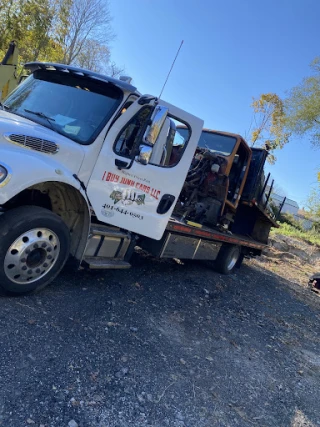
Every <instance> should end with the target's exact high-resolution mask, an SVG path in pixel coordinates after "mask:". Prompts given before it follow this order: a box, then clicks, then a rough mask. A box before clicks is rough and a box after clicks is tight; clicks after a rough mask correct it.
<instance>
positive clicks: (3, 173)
mask: <svg viewBox="0 0 320 427" xmlns="http://www.w3.org/2000/svg"><path fill="white" fill-rule="evenodd" d="M7 176H8V171H7V169H6V168H5V167H4V166H1V165H0V184H1V183H2V182H3V181H4V180H5V179H6V178H7Z"/></svg>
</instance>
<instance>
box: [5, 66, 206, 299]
mask: <svg viewBox="0 0 320 427" xmlns="http://www.w3.org/2000/svg"><path fill="white" fill-rule="evenodd" d="M26 68H27V69H28V70H29V71H30V72H31V75H30V76H29V77H28V78H27V79H25V80H24V81H23V82H22V83H21V84H20V85H19V86H18V87H17V88H16V89H15V90H14V91H13V92H12V93H11V94H10V95H9V96H8V97H7V98H6V99H5V100H4V101H3V106H2V110H0V144H1V161H0V210H1V216H0V229H1V230H2V231H3V230H5V231H3V233H2V238H1V251H0V282H1V283H2V286H3V287H4V288H5V289H7V290H8V291H11V292H21V290H23V291H24V292H27V291H30V290H34V289H37V288H39V287H43V286H45V285H46V284H48V283H49V282H51V281H52V280H53V278H54V277H55V276H56V275H57V274H58V273H59V271H60V270H61V268H62V267H63V265H64V263H65V262H66V259H67V258H68V257H69V255H71V257H72V258H73V259H74V260H76V261H77V263H78V264H80V263H83V262H84V261H85V260H87V263H89V264H90V262H94V261H95V260H96V258H100V261H101V258H103V259H105V258H106V257H107V258H110V259H111V258H113V259H115V260H116V262H117V260H119V262H120V261H123V257H122V256H121V257H120V258H119V256H118V255H119V254H122V253H125V252H126V251H125V250H124V248H126V249H127V248H128V247H129V245H130V243H131V242H133V241H134V239H135V238H136V236H144V237H148V238H151V239H155V240H159V239H161V237H162V235H163V233H164V231H165V229H166V226H167V224H168V221H169V219H170V216H171V214H172V211H173V207H174V204H175V202H176V200H177V198H178V197H179V194H180V192H181V189H182V186H183V183H184V180H185V177H186V174H187V172H188V169H189V165H190V163H191V160H192V158H193V154H194V151H195V149H196V146H197V142H198V140H199V137H200V134H201V129H202V125H203V122H202V120H200V119H198V118H196V117H194V116H193V115H191V114H189V113H187V112H185V111H183V110H181V109H179V108H177V107H175V106H173V105H171V104H168V103H166V102H164V101H162V100H158V99H157V98H156V97H154V96H150V95H141V94H140V93H139V92H138V91H137V89H136V88H135V87H134V86H132V85H131V84H129V83H127V82H124V81H121V80H117V79H113V78H110V77H108V76H104V75H101V74H97V73H94V72H90V71H88V70H83V69H79V68H75V67H72V66H67V65H62V64H54V63H38V62H33V63H29V64H27V65H26ZM178 126H185V127H186V129H187V133H186V134H185V136H184V137H183V140H184V143H183V144H184V148H183V153H182V155H181V157H180V158H179V159H178V160H177V161H176V162H174V163H171V164H169V163H168V161H167V160H166V159H168V153H169V152H170V151H171V148H172V145H173V143H174V140H175V138H176V137H177V136H176V128H177V127H178ZM179 138H181V137H180V136H179ZM93 222H94V224H95V225H94V226H93V225H92V223H93ZM15 224H18V226H17V227H15ZM99 227H100V228H99ZM101 227H102V228H103V227H104V228H103V230H102V231H101ZM102 237H104V238H103V239H102ZM105 237H107V239H105ZM102 240H103V241H105V244H104V243H103V242H102ZM99 254H100V255H101V254H104V255H106V254H107V256H102V257H101V256H100V257H99ZM88 260H89V261H88Z"/></svg>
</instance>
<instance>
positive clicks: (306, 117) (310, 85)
mask: <svg viewBox="0 0 320 427" xmlns="http://www.w3.org/2000/svg"><path fill="white" fill-rule="evenodd" d="M311 69H312V71H313V75H311V76H310V77H306V78H304V79H303V80H302V82H301V83H300V84H299V85H298V86H296V87H294V88H293V89H292V90H291V91H290V93H289V97H288V98H287V100H286V111H287V123H286V124H287V127H288V129H290V130H291V131H292V132H293V133H295V134H297V135H300V136H307V137H308V138H309V140H310V141H311V142H312V143H313V144H314V145H315V146H316V147H320V57H317V58H316V59H315V60H314V61H313V62H312V63H311Z"/></svg>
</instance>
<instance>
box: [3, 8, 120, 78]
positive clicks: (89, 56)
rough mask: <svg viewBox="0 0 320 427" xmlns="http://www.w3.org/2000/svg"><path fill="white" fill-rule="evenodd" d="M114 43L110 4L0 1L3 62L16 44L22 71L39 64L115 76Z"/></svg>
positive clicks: (116, 70)
mask: <svg viewBox="0 0 320 427" xmlns="http://www.w3.org/2000/svg"><path fill="white" fill-rule="evenodd" d="M112 39H113V33H112V28H111V15H110V10H109V5H108V0H4V1H2V2H1V0H0V61H1V60H2V58H3V57H4V55H5V52H6V50H7V48H8V46H9V43H10V41H12V40H15V41H16V42H17V44H18V47H19V52H20V56H19V58H20V61H21V67H20V68H22V64H23V63H26V62H29V61H36V60H39V61H47V62H63V63H66V64H73V65H79V66H85V67H86V68H91V69H93V70H95V71H100V72H106V73H110V72H111V73H112V74H114V75H116V74H117V73H118V72H119V70H120V69H118V68H117V67H116V65H115V64H114V63H112V62H111V61H110V49H109V44H110V42H111V40H112Z"/></svg>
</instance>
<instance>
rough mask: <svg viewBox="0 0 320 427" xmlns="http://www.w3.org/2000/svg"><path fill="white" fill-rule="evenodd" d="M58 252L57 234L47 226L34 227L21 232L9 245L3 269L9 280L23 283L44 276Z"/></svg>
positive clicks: (31, 281)
mask: <svg viewBox="0 0 320 427" xmlns="http://www.w3.org/2000/svg"><path fill="white" fill-rule="evenodd" d="M59 253H60V241H59V238H58V236H57V235H56V234H55V233H54V232H53V231H52V230H49V229H48V228H34V229H32V230H28V231H26V232H25V233H23V234H21V235H20V236H19V237H18V238H17V239H16V240H15V241H14V242H13V243H12V245H11V246H10V247H9V249H8V250H7V253H6V256H5V259H4V271H5V274H6V276H7V278H8V279H9V280H11V281H12V282H14V283H17V284H20V285H25V284H28V283H33V282H36V281H37V280H39V279H40V278H42V277H44V276H46V275H47V274H48V273H49V271H50V270H51V269H52V268H53V266H54V265H55V264H56V262H57V259H58V256H59Z"/></svg>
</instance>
